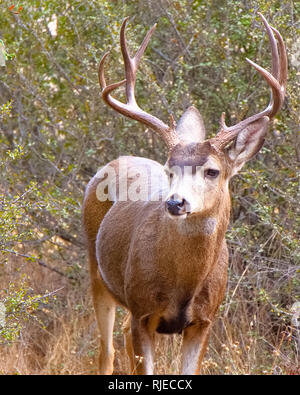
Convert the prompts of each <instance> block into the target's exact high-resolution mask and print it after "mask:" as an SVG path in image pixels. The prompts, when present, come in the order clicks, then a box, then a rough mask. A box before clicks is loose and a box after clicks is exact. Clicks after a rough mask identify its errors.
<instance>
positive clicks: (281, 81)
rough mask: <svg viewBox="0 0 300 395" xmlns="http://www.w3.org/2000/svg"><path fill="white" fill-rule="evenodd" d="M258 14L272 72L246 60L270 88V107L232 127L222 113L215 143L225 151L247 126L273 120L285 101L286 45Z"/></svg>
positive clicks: (278, 34)
mask: <svg viewBox="0 0 300 395" xmlns="http://www.w3.org/2000/svg"><path fill="white" fill-rule="evenodd" d="M258 14H259V16H260V18H261V19H262V21H263V23H264V26H265V28H266V31H267V34H268V37H269V41H270V44H271V53H272V72H271V73H270V72H268V71H267V70H265V69H264V68H262V67H261V66H259V65H258V64H256V63H255V62H253V61H252V60H250V59H247V58H246V60H247V62H248V63H250V64H251V66H253V67H254V68H255V69H256V70H257V71H258V72H259V73H260V74H261V75H262V76H263V77H264V79H265V80H266V81H267V83H268V85H269V86H270V88H271V97H270V102H269V104H268V106H267V107H266V108H265V109H264V110H263V111H261V112H260V113H258V114H255V115H252V116H251V117H249V118H247V119H245V120H243V121H241V122H239V123H238V124H236V125H234V126H231V127H228V126H226V124H225V113H222V116H221V121H220V132H219V133H218V134H217V136H216V137H215V138H214V142H213V144H214V145H215V146H216V148H217V149H223V148H224V147H225V146H226V145H227V144H228V143H229V142H230V141H232V140H233V139H234V138H235V137H236V136H237V134H238V133H239V132H240V131H241V130H242V129H244V128H246V127H247V125H249V124H250V123H252V122H254V121H256V120H258V119H260V118H262V117H268V118H269V119H272V118H273V117H274V116H275V115H276V114H277V112H278V111H279V110H280V108H281V106H282V104H283V101H284V97H285V90H286V81H287V55H286V49H285V45H284V42H283V39H282V37H281V35H280V33H279V32H278V30H276V29H275V28H274V27H273V26H270V25H269V23H268V22H267V20H266V19H265V17H264V16H263V15H262V14H261V13H258ZM273 32H274V33H275V35H276V38H277V40H278V46H277V42H276V39H275V37H274V34H273ZM278 47H279V52H278Z"/></svg>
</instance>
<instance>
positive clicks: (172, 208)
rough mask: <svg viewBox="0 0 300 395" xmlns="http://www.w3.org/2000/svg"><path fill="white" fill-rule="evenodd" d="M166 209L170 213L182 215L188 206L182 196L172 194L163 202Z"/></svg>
mask: <svg viewBox="0 0 300 395" xmlns="http://www.w3.org/2000/svg"><path fill="white" fill-rule="evenodd" d="M165 206H166V210H168V212H169V213H170V214H172V215H182V214H185V213H186V212H187V210H186V208H187V206H188V204H187V201H186V200H185V199H184V198H180V197H178V196H176V199H175V198H174V195H172V196H171V197H170V199H168V200H167V201H166V203H165Z"/></svg>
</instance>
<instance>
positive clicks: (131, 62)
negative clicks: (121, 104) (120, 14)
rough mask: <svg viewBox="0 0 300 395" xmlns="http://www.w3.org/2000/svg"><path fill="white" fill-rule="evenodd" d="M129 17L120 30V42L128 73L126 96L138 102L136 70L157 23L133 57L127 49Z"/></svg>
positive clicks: (134, 102) (128, 99)
mask: <svg viewBox="0 0 300 395" xmlns="http://www.w3.org/2000/svg"><path fill="white" fill-rule="evenodd" d="M128 19H129V17H127V18H125V19H124V21H123V23H122V26H121V31H120V43H121V52H122V55H123V60H124V65H125V75H126V80H127V83H126V97H127V102H128V103H130V104H136V100H135V96H134V87H135V81H136V72H137V69H138V66H139V63H140V61H141V58H142V56H143V54H144V52H145V50H146V48H147V46H148V43H149V41H150V38H151V36H152V34H153V33H154V30H155V29H156V24H155V25H153V26H152V28H151V29H150V30H149V31H148V33H147V34H146V36H145V38H144V40H143V42H142V44H141V46H140V48H139V49H138V51H137V52H136V54H135V56H134V57H133V58H131V57H130V55H129V53H128V49H127V42H126V37H125V30H126V25H127V22H128Z"/></svg>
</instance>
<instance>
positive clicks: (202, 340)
mask: <svg viewBox="0 0 300 395" xmlns="http://www.w3.org/2000/svg"><path fill="white" fill-rule="evenodd" d="M210 329H211V321H210V320H208V319H205V320H202V321H201V322H199V323H197V324H194V325H192V326H189V327H187V328H186V329H185V330H184V333H183V344H182V367H181V371H182V374H199V372H200V368H201V363H202V360H203V357H204V354H205V352H206V349H207V344H208V339H209V334H210Z"/></svg>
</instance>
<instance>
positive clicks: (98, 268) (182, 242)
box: [83, 16, 287, 374]
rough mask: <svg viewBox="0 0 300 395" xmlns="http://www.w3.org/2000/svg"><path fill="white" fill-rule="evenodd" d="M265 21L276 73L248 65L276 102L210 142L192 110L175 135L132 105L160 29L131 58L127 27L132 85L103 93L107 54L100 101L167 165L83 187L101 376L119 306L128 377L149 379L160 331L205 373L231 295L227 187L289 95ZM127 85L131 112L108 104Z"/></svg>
mask: <svg viewBox="0 0 300 395" xmlns="http://www.w3.org/2000/svg"><path fill="white" fill-rule="evenodd" d="M261 17H262V16H261ZM262 19H263V22H264V24H265V27H266V29H267V32H268V35H269V38H270V41H271V49H272V55H273V56H272V58H273V60H272V74H270V73H269V72H267V71H265V70H264V69H262V68H260V66H258V65H256V64H255V63H253V62H251V64H252V65H253V66H254V67H255V68H256V69H257V70H258V71H259V72H260V73H261V74H262V75H263V76H264V78H265V79H266V80H267V82H268V83H269V85H270V86H271V88H272V97H271V103H270V105H269V106H268V107H267V108H266V109H265V110H264V111H262V112H261V113H259V114H256V115H254V116H252V117H250V118H248V119H247V120H244V121H241V122H240V123H239V124H237V125H235V126H232V127H227V126H226V125H225V121H224V115H222V118H221V130H220V132H219V133H218V134H217V136H216V137H214V138H212V139H209V140H206V139H205V128H204V124H203V120H202V117H201V115H200V113H199V112H198V111H197V110H196V109H195V108H194V107H189V108H188V109H187V110H186V112H185V113H184V114H183V116H182V117H181V119H180V121H179V122H178V125H177V127H175V122H174V120H173V119H171V126H167V125H166V124H164V123H163V122H162V121H160V120H158V119H157V118H155V117H153V116H152V115H149V114H147V113H145V112H144V111H143V110H141V109H140V108H139V107H138V105H137V103H136V101H135V97H134V85H135V78H136V70H137V66H138V63H139V61H140V58H141V56H142V53H143V52H144V50H145V48H146V45H147V43H148V41H149V39H150V37H151V34H152V33H153V31H154V28H152V29H151V30H150V32H149V33H148V34H147V36H146V38H145V39H144V41H143V43H142V45H141V48H140V49H139V50H138V52H137V54H136V55H135V57H134V58H130V56H129V55H128V51H127V47H126V40H125V26H126V21H127V20H125V21H124V23H123V25H122V28H121V49H122V53H123V58H124V63H125V73H126V80H124V81H122V82H120V83H116V84H111V85H109V86H107V85H106V81H105V78H104V69H103V65H104V61H105V58H106V56H107V54H106V55H105V56H104V57H103V59H102V61H101V62H100V69H99V81H100V84H101V86H102V88H103V92H102V96H103V98H104V100H105V101H106V102H107V103H108V104H109V105H110V106H112V107H113V108H114V109H116V110H117V111H119V112H121V113H122V114H124V115H126V116H129V117H131V118H134V119H137V120H139V121H141V122H143V123H144V124H145V125H147V126H151V127H152V129H153V130H155V131H156V132H157V133H159V134H160V135H161V137H162V138H163V139H164V140H165V142H166V144H167V146H168V148H169V151H168V159H167V162H166V164H165V165H164V166H162V165H160V164H159V163H157V162H155V161H152V160H149V159H146V158H138V157H120V158H119V159H118V160H115V161H112V162H110V163H109V164H107V165H106V166H104V167H103V168H102V169H100V170H99V171H98V173H97V174H96V175H95V177H94V178H93V179H92V180H91V181H90V183H89V184H88V187H87V189H86V193H85V198H84V204H83V221H84V228H85V233H86V236H87V244H88V251H89V264H90V274H91V285H92V292H93V301H94V307H95V312H96V317H97V321H98V326H99V330H100V335H101V340H100V359H99V363H100V373H102V374H111V373H112V372H113V358H114V347H113V339H112V333H113V324H114V314H115V306H116V304H120V305H122V306H124V307H126V308H127V309H128V311H129V315H128V319H127V322H126V325H125V328H124V333H125V342H126V348H127V352H128V355H129V358H130V366H131V373H138V374H153V371H154V345H155V344H154V343H155V336H154V335H155V332H157V333H161V334H173V333H183V346H182V354H183V357H182V373H184V374H194V373H198V372H199V370H200V366H201V361H202V359H203V357H204V353H205V350H206V347H207V343H208V337H209V332H210V329H211V325H212V322H213V320H214V317H215V314H216V312H217V310H218V308H219V305H220V303H221V302H222V300H223V297H224V294H225V289H226V282H227V266H228V251H227V246H226V241H225V232H226V230H227V226H228V223H229V215H230V195H229V189H228V184H229V180H230V178H231V177H232V176H233V175H234V174H236V172H237V171H238V170H239V169H240V168H241V167H242V166H243V164H244V163H245V162H246V161H247V160H249V159H250V158H252V157H253V156H254V155H255V154H256V153H257V152H258V150H259V149H260V148H261V146H262V144H263V141H264V136H265V134H266V131H267V128H268V125H269V121H270V118H272V117H273V116H274V115H275V113H276V112H277V111H278V110H279V108H280V107H281V105H282V102H283V98H284V94H285V84H286V73H287V63H286V55H285V48H284V44H283V41H282V38H281V36H280V34H279V33H278V32H277V31H276V29H274V28H272V27H270V26H269V25H268V23H267V22H266V20H265V19H264V18H263V17H262ZM272 31H274V32H275V34H276V38H277V40H278V43H279V51H280V53H279V52H278V48H277V43H276V40H275V37H274V35H273V33H272ZM279 54H280V56H279ZM124 83H126V96H127V100H128V103H127V104H124V103H121V102H119V101H118V100H116V99H114V98H113V97H112V96H110V93H111V91H112V90H113V89H115V88H117V87H119V86H121V85H123V84H124ZM229 144H230V145H229ZM124 192H125V195H124ZM124 196H125V198H124Z"/></svg>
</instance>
